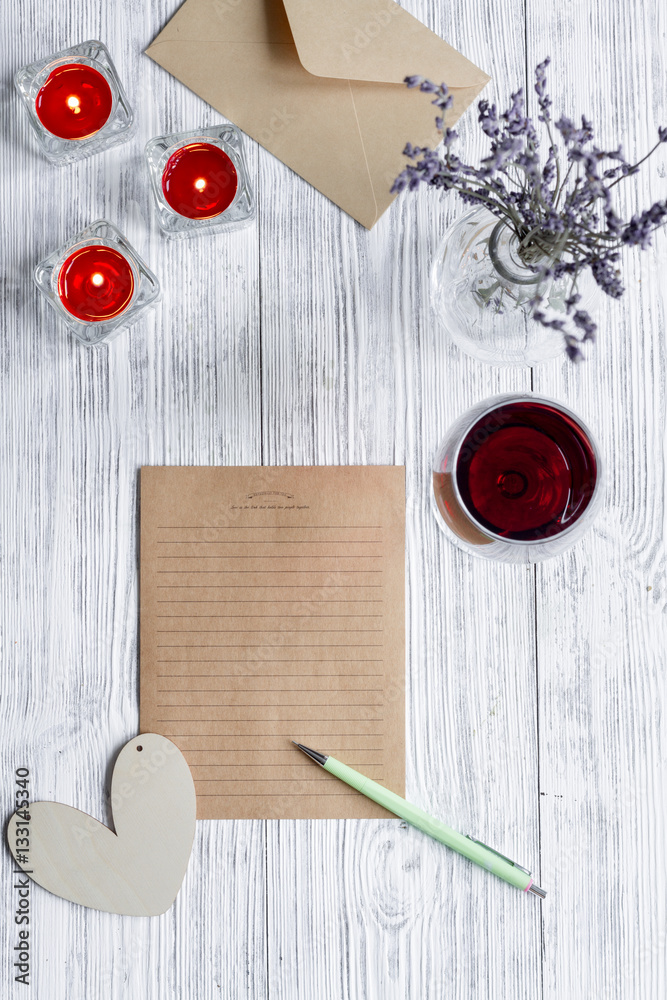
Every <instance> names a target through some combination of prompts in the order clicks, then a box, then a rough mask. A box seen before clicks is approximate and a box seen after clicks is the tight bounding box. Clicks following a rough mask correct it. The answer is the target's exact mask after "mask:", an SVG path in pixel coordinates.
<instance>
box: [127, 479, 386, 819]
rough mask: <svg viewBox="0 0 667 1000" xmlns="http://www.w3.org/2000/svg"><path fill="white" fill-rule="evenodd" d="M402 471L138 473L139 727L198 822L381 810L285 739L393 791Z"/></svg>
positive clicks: (366, 813) (362, 814)
mask: <svg viewBox="0 0 667 1000" xmlns="http://www.w3.org/2000/svg"><path fill="white" fill-rule="evenodd" d="M404 553H405V476H404V469H403V468H401V467H395V466H371V467H349V466H341V467H333V468H332V467H297V468H294V467H290V468H267V467H260V468H190V467H187V468H184V467H147V468H143V469H142V471H141V567H140V576H141V598H140V605H141V607H140V620H141V730H142V732H156V733H161V734H163V735H164V736H167V737H169V739H171V740H173V742H174V743H176V744H177V746H178V747H179V748H180V750H181V751H182V753H183V754H184V755H185V757H186V759H187V761H188V763H189V765H190V767H191V769H192V773H193V777H194V780H195V786H196V789H197V802H198V817H199V818H200V819H222V818H248V819H266V818H276V819H280V818H294V819H298V818H334V819H335V818H346V817H350V818H353V817H360V818H362V817H370V816H382V815H386V813H385V812H384V810H383V809H381V808H380V807H379V806H377V805H376V804H375V803H373V802H370V800H368V799H366V798H364V797H363V796H361V795H359V794H358V793H356V792H354V791H353V790H352V789H350V788H348V787H347V786H346V785H344V784H343V783H342V782H340V781H338V780H337V779H335V778H334V777H332V776H331V775H329V774H328V773H327V772H325V771H323V770H322V769H321V768H318V767H317V765H315V764H312V763H311V762H310V761H309V760H307V759H306V758H305V757H304V755H303V754H302V753H301V752H300V751H299V750H297V749H296V748H295V747H293V746H292V743H291V740H296V741H298V742H300V743H305V744H306V745H307V746H311V747H313V748H314V749H316V750H320V751H321V752H323V753H330V754H332V755H333V756H335V757H338V758H339V759H341V760H343V761H345V763H347V764H349V765H350V766H352V767H356V768H358V769H359V770H361V771H363V772H364V774H366V775H368V776H369V777H371V778H374V779H375V780H376V781H379V782H381V783H382V784H385V785H387V787H389V788H391V789H392V790H394V791H396V792H398V793H399V794H401V795H402V794H403V789H404V783H405V695H404V678H405V669H404V657H405V652H404V649H405V638H404V632H405V625H404V590H405V583H404V581H405V555H404Z"/></svg>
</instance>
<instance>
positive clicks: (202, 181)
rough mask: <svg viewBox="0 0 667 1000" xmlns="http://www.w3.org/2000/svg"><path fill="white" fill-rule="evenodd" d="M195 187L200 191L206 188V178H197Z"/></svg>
mask: <svg viewBox="0 0 667 1000" xmlns="http://www.w3.org/2000/svg"><path fill="white" fill-rule="evenodd" d="M195 187H196V188H197V190H198V191H203V190H204V188H205V187H206V181H205V179H204V178H203V177H198V178H197V180H196V181H195Z"/></svg>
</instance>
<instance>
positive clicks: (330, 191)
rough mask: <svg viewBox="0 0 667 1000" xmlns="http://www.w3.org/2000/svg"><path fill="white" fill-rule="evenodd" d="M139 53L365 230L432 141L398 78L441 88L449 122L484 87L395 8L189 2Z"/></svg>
mask: <svg viewBox="0 0 667 1000" xmlns="http://www.w3.org/2000/svg"><path fill="white" fill-rule="evenodd" d="M146 53H147V55H149V56H150V57H151V59H154V60H155V62H157V63H159V64H160V65H161V66H162V67H163V68H164V69H166V70H168V71H169V72H170V73H172V74H173V75H174V76H175V77H177V78H178V79H179V80H181V82H182V83H184V84H185V85H186V86H187V87H189V88H190V90H193V91H194V92H195V93H196V94H198V95H199V96H200V97H202V98H204V100H206V101H208V103H209V104H211V105H212V106H213V107H214V108H215V109H216V110H217V111H219V112H220V113H221V114H223V115H225V116H226V117H227V118H229V119H230V120H231V121H232V122H234V123H235V124H236V125H238V126H239V128H242V129H243V130H244V131H245V132H247V133H248V135H250V136H252V138H253V139H256V140H257V141H258V142H259V143H261V144H262V145H263V146H264V147H265V148H266V149H268V150H269V152H271V153H274V154H275V156H277V157H278V158H279V159H281V160H282V161H283V162H284V163H286V164H287V166H289V167H291V168H292V169H293V170H295V171H296V172H297V173H298V174H300V175H301V176H302V177H303V178H305V180H307V181H309V182H310V183H311V184H312V185H313V186H314V187H316V188H317V189H318V190H319V191H321V192H322V193H323V194H325V195H326V196H327V197H328V198H331V199H332V201H335V202H336V204H337V205H339V206H340V207H341V208H342V209H344V211H346V212H348V213H349V214H350V215H352V216H353V217H354V218H355V219H357V221H358V222H360V223H361V224H362V225H364V226H365V227H366V228H367V229H370V228H371V227H372V226H373V225H374V224H375V223H376V222H377V220H378V219H379V218H380V216H381V215H382V213H383V212H384V211H385V210H386V209H387V208H388V207H389V205H390V204H391V202H392V201H393V199H394V195H392V194H390V188H391V185H392V183H393V181H394V179H395V177H396V176H397V175H398V174H399V173H400V171H401V170H402V169H403V167H404V166H405V163H406V161H405V158H404V157H403V155H402V151H403V149H404V147H405V144H406V142H408V141H409V142H412V143H413V144H415V145H417V146H431V147H434V146H435V145H436V144H437V142H438V141H439V136H438V133H437V131H436V128H435V124H434V118H435V115H436V109H435V108H434V107H433V106H432V104H431V102H430V99H429V97H428V95H426V94H420V93H417V92H416V91H415V90H408V89H407V87H406V86H405V84H404V83H403V80H404V79H405V77H406V76H413V75H417V74H419V75H421V76H425V77H428V78H429V79H431V80H433V81H434V82H435V83H443V82H444V83H446V84H447V86H448V87H449V88H450V90H451V92H452V96H453V98H454V104H453V107H452V108H451V109H450V111H449V112H448V114H447V123H448V124H449V125H452V124H453V123H454V122H456V121H457V120H458V118H459V117H460V116H461V115H462V114H463V112H464V111H465V110H466V108H467V107H468V106H469V105H470V104H471V103H472V101H473V100H474V99H475V97H477V95H478V94H479V93H480V91H481V90H482V89H483V88H484V87H485V86H486V84H487V83H488V81H489V77H488V76H487V74H486V73H484V72H483V71H482V70H481V69H478V67H477V66H475V65H474V64H473V63H471V62H470V61H469V60H468V59H466V58H465V57H464V56H462V55H461V54H460V53H459V52H457V51H456V50H455V49H453V48H452V47H451V46H450V45H448V44H447V43H446V42H444V41H443V40H442V39H441V38H439V37H438V36H437V35H436V34H434V33H433V32H432V31H431V30H430V29H429V28H427V27H426V26H425V25H423V24H422V23H421V22H420V21H418V20H417V19H416V18H415V17H413V16H412V15H411V14H409V13H408V12H407V11H405V10H403V9H402V8H401V7H399V5H398V4H396V3H394V0H186V2H185V3H184V4H183V6H182V7H181V8H180V10H178V11H177V13H176V14H175V15H174V17H173V18H172V19H171V21H169V23H168V24H167V25H166V27H165V28H164V30H163V31H162V32H161V33H160V34H159V35H158V36H157V38H156V39H155V41H154V42H153V43H152V44H151V45H150V46H149V47H148V49H147V50H146Z"/></svg>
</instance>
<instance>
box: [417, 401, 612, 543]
mask: <svg viewBox="0 0 667 1000" xmlns="http://www.w3.org/2000/svg"><path fill="white" fill-rule="evenodd" d="M459 428H460V425H459ZM459 428H457V430H459V432H458V433H457V434H456V435H455V438H454V439H452V437H451V436H450V439H449V441H448V443H446V444H445V447H444V449H443V450H442V451H441V454H440V457H439V459H438V461H437V462H436V467H435V469H434V479H433V485H434V490H435V499H436V503H437V506H438V509H439V511H440V513H441V514H442V516H443V518H444V520H445V521H446V523H447V524H448V525H449V527H450V528H452V530H453V531H454V532H455V534H457V535H458V536H459V537H460V538H462V539H463V540H464V541H466V542H468V543H469V544H472V545H474V546H484V545H490V544H491V543H492V542H493V541H504V542H507V543H510V545H512V544H513V543H539V542H545V541H547V540H549V539H554V537H555V536H558V535H560V534H562V533H563V532H565V531H567V530H568V529H570V528H572V526H573V525H575V524H576V523H577V522H578V521H579V520H580V519H581V518H582V516H583V514H584V513H585V512H586V510H588V509H589V505H590V504H591V501H592V499H593V496H594V494H595V492H596V489H595V488H596V484H597V483H598V474H599V469H598V460H597V457H596V449H595V446H594V444H593V442H592V441H591V438H590V436H589V434H588V432H587V431H586V430H585V428H584V427H583V426H582V425H581V424H580V423H579V421H577V420H576V419H575V418H574V415H572V414H570V413H569V412H568V411H566V410H565V409H563V408H560V407H559V406H558V405H556V404H552V403H551V402H549V401H543V400H538V399H526V398H514V399H513V398H511V397H510V398H509V399H508V400H506V401H504V402H500V403H499V405H497V406H495V407H491V408H489V407H484V408H483V412H481V413H480V412H479V411H477V412H476V413H475V414H474V415H473V417H472V419H471V420H470V421H468V422H467V425H466V427H464V429H463V430H462V431H460V429H459ZM488 554H489V555H491V552H489V553H488ZM494 554H499V553H494ZM500 557H501V558H502V556H500Z"/></svg>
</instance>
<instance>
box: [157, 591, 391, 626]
mask: <svg viewBox="0 0 667 1000" xmlns="http://www.w3.org/2000/svg"><path fill="white" fill-rule="evenodd" d="M164 589H167V588H164ZM168 589H170V590H192V589H194V588H191V587H188V586H187V585H186V586H178V585H177V584H176V585H174V586H173V587H169V588H168ZM202 589H203V590H208V589H211V590H217V589H218V588H217V587H211V588H207V587H203V588H202ZM244 589H245V588H244ZM299 600H301V601H302V602H303V603H304V604H384V601H383V600H382V598H381V597H375V598H369V599H368V600H367V601H363V600H360V599H359V598H357V599H356V600H354V601H351V600H350V601H339V600H338V598H336V597H334V598H328V599H326V598H325V599H322V598H319V597H318V598H314V599H313V598H305V599H304V598H299ZM155 603H156V604H262V603H264V604H297V603H298V601H289V600H284V599H282V600H273V599H272V600H268V601H264V602H262V601H261V599H258V598H256V597H255V598H254V599H253V600H247V599H244V600H240V601H235V600H231V599H228V600H224V601H179V600H178V598H175V599H174V600H173V601H156V602H155ZM160 617H164V616H160V615H158V618H160ZM220 617H221V618H224V617H229V618H233V617H234V615H229V616H227V615H220ZM237 617H238V616H237ZM248 617H250V618H261V617H262V615H249V616H248ZM264 617H267V618H278V617H284V618H299V617H301V616H300V615H281V616H278V615H266V616H264ZM311 617H312V618H318V617H321V618H327V617H328V618H331V617H340V618H343V617H345V616H344V615H338V616H335V615H312V616H311ZM351 617H353V618H354V617H355V616H354V615H352V616H351ZM357 617H360V618H367V617H370V616H368V615H359V616H357Z"/></svg>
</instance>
